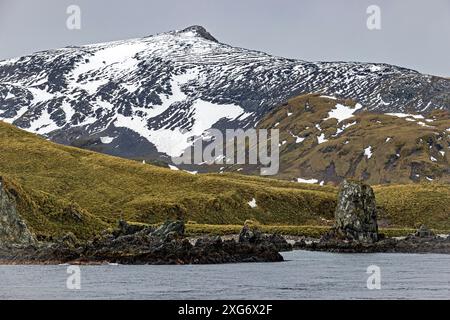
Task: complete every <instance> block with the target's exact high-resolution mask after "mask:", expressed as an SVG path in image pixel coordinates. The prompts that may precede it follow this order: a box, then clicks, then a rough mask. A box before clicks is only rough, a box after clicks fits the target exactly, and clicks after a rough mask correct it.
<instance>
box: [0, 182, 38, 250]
mask: <svg viewBox="0 0 450 320" xmlns="http://www.w3.org/2000/svg"><path fill="white" fill-rule="evenodd" d="M35 242H36V240H35V238H34V236H33V234H32V233H31V232H30V230H29V229H28V228H27V226H26V224H25V222H24V221H23V220H22V219H21V217H20V215H19V213H18V212H17V207H16V200H15V198H14V197H13V196H12V195H10V194H9V193H8V192H7V191H6V190H5V186H4V182H3V179H2V177H0V247H2V246H10V245H28V244H34V243H35Z"/></svg>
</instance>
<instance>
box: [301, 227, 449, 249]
mask: <svg viewBox="0 0 450 320" xmlns="http://www.w3.org/2000/svg"><path fill="white" fill-rule="evenodd" d="M293 247H294V249H300V250H311V251H328V252H343V253H374V252H387V253H446V254H450V236H446V237H440V236H435V235H434V234H433V232H432V231H430V230H428V229H427V228H426V227H424V226H422V227H420V228H419V229H418V230H417V231H416V232H415V233H414V234H410V235H408V236H407V237H405V238H386V239H380V240H379V241H377V242H374V243H368V242H360V241H342V240H338V239H336V238H334V239H328V240H327V241H324V240H323V239H320V240H319V241H310V242H306V241H303V240H302V241H298V242H296V243H295V244H294V246H293Z"/></svg>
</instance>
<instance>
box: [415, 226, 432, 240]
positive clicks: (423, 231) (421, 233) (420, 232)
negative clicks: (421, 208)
mask: <svg viewBox="0 0 450 320" xmlns="http://www.w3.org/2000/svg"><path fill="white" fill-rule="evenodd" d="M414 235H415V236H416V237H419V238H429V237H434V236H435V234H434V232H433V231H431V230H430V229H428V228H427V227H426V226H425V225H421V226H420V228H419V229H417V231H416V233H415V234H414Z"/></svg>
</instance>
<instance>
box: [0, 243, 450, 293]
mask: <svg viewBox="0 0 450 320" xmlns="http://www.w3.org/2000/svg"><path fill="white" fill-rule="evenodd" d="M283 256H284V258H285V259H286V261H285V262H278V263H239V264H223V265H184V266H183V265H181V266H125V265H101V266H80V277H79V279H80V284H81V288H80V289H68V288H67V279H68V277H69V276H70V274H68V273H67V271H68V270H67V269H68V266H66V265H59V266H41V265H39V266H0V299H268V300H273V299H380V298H381V299H450V255H438V254H384V253H376V254H337V253H324V252H307V251H292V252H286V253H283ZM369 266H376V267H379V279H380V282H379V283H380V289H371V290H370V289H368V287H367V281H368V278H369V277H371V279H372V277H374V275H373V274H368V273H367V269H368V267H369ZM376 267H375V268H376ZM372 269H373V267H372ZM377 275H378V274H376V275H375V276H377ZM370 283H373V282H372V281H370Z"/></svg>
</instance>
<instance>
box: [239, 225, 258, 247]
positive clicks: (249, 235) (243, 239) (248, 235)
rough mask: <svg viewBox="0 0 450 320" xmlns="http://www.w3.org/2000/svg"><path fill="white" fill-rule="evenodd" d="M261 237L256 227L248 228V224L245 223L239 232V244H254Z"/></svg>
mask: <svg viewBox="0 0 450 320" xmlns="http://www.w3.org/2000/svg"><path fill="white" fill-rule="evenodd" d="M261 237H262V233H261V231H259V230H258V228H257V227H256V226H250V225H249V224H248V223H245V224H244V227H243V228H242V229H241V232H239V242H240V243H256V242H258V241H259V240H260V239H261Z"/></svg>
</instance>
